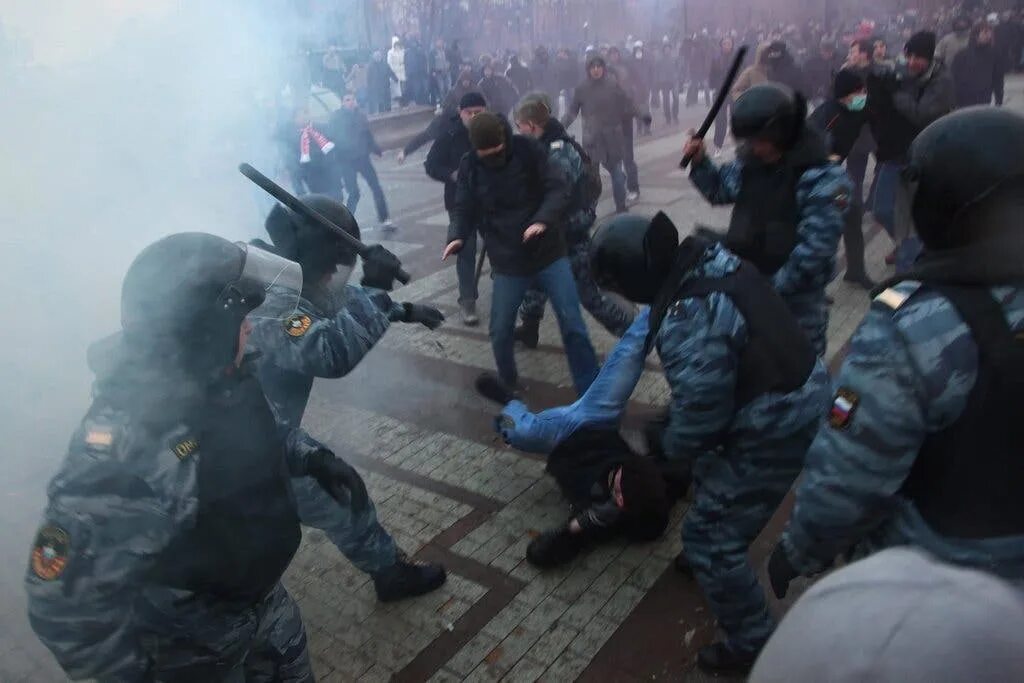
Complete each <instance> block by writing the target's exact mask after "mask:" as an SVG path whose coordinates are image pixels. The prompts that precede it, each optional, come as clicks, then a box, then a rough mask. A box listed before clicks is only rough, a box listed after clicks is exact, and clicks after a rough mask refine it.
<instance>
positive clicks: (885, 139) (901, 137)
mask: <svg viewBox="0 0 1024 683" xmlns="http://www.w3.org/2000/svg"><path fill="white" fill-rule="evenodd" d="M904 52H905V54H906V56H907V64H906V66H905V68H897V69H892V70H888V69H880V68H876V69H874V70H872V72H871V73H870V74H869V76H868V79H867V85H868V102H869V103H870V106H869V108H868V120H869V122H870V124H871V133H872V135H874V137H875V142H876V143H877V149H876V151H875V159H876V161H877V164H878V165H877V167H876V170H875V189H874V198H873V199H874V201H873V202H872V207H871V212H872V214H873V215H874V217H875V220H876V221H878V222H879V223H880V224H881V225H882V227H883V228H885V230H886V232H888V233H889V235H890V236H891V237H892V238H893V241H894V242H895V243H896V244H897V249H896V254H895V257H896V269H897V271H898V272H902V271H904V270H907V269H908V268H909V267H910V265H911V264H912V263H913V261H914V259H915V258H916V257H917V253H918V251H919V250H920V243H919V242H918V240H917V238H916V237H914V236H912V235H909V234H905V233H904V232H897V230H896V227H897V226H896V216H895V213H896V188H897V186H898V184H899V181H900V176H901V173H902V171H903V166H904V164H905V163H906V158H907V151H908V150H909V149H910V144H911V143H912V142H913V141H914V138H916V137H917V134H918V133H919V132H921V131H922V130H924V128H925V127H927V126H928V125H929V124H931V123H932V122H933V121H935V120H937V119H938V118H940V117H941V116H944V115H945V114H948V113H949V112H950V111H952V110H953V107H954V106H955V98H954V90H953V79H952V78H950V76H949V72H948V71H947V69H946V67H945V65H943V63H942V62H940V61H938V60H936V59H935V34H934V33H929V32H926V31H922V32H920V33H915V34H914V35H913V36H911V37H910V40H908V41H907V46H906V48H905V50H904Z"/></svg>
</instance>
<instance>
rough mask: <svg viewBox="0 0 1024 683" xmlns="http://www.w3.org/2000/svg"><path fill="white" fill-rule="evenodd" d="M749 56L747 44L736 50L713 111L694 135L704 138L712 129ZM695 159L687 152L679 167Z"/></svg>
mask: <svg viewBox="0 0 1024 683" xmlns="http://www.w3.org/2000/svg"><path fill="white" fill-rule="evenodd" d="M746 56H747V46H746V45H742V46H740V49H738V50H737V51H736V57H735V58H734V59H733V60H732V66H730V67H729V73H727V74H726V76H725V80H724V81H722V85H721V87H720V88H719V89H718V94H717V95H715V102H714V104H712V105H711V111H709V112H708V115H707V116H705V117H704V123H702V124H700V128H698V129H697V132H696V133H695V134H694V136H693V137H695V138H700V139H701V140H703V139H704V136H705V135H707V134H708V131H709V130H711V124H713V123H714V122H715V119H716V118H718V112H720V111H722V107H724V106H725V101H726V100H727V99H728V98H729V91H730V90H732V85H733V83H735V82H736V76H738V75H739V72H740V67H741V66H743V59H744V58H745V57H746ZM692 160H693V155H692V154H687V155H686V156H685V157H683V160H682V161H680V162H679V168H686V167H687V166H689V165H690V161H692Z"/></svg>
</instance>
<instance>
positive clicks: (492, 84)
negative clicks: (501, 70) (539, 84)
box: [476, 73, 519, 114]
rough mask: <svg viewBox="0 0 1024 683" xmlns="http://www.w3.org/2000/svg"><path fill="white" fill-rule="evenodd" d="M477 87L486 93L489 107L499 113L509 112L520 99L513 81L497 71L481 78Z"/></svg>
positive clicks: (485, 96) (485, 97)
mask: <svg viewBox="0 0 1024 683" xmlns="http://www.w3.org/2000/svg"><path fill="white" fill-rule="evenodd" d="M476 87H477V89H479V90H480V92H482V93H483V94H484V99H486V100H487V108H488V109H490V110H491V111H493V112H497V113H499V114H508V113H509V112H510V111H512V107H514V106H515V104H516V100H517V99H519V92H518V91H517V90H516V88H515V86H513V85H512V83H511V81H509V80H508V79H507V78H505V77H504V76H499V75H498V74H495V73H492V74H491V75H490V76H484V77H483V78H481V79H480V82H479V83H477V84H476Z"/></svg>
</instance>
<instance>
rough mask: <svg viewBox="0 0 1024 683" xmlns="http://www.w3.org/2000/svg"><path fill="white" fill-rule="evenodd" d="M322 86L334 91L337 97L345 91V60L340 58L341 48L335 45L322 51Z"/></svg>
mask: <svg viewBox="0 0 1024 683" xmlns="http://www.w3.org/2000/svg"><path fill="white" fill-rule="evenodd" d="M322 61H323V67H324V87H326V88H327V89H328V90H332V91H333V92H335V93H336V94H337V95H338V97H341V94H342V93H343V92H345V60H344V59H343V58H342V55H341V49H340V48H339V47H338V46H337V45H331V46H330V47H328V48H327V51H326V52H324V56H323V60H322Z"/></svg>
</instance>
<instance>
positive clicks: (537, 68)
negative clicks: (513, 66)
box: [530, 45, 558, 102]
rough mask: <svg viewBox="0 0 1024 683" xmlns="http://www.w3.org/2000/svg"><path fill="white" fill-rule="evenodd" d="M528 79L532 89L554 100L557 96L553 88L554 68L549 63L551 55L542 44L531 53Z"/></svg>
mask: <svg viewBox="0 0 1024 683" xmlns="http://www.w3.org/2000/svg"><path fill="white" fill-rule="evenodd" d="M530 79H531V80H532V81H533V89H534V90H539V91H540V92H542V93H544V94H545V95H547V96H548V97H550V98H551V101H552V102H554V101H555V98H557V97H558V92H557V91H556V90H555V79H554V69H553V66H552V64H551V55H549V54H548V49H547V48H546V47H544V46H543V45H542V46H540V47H538V48H537V49H536V50H535V51H534V53H533V63H532V64H530Z"/></svg>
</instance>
